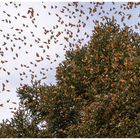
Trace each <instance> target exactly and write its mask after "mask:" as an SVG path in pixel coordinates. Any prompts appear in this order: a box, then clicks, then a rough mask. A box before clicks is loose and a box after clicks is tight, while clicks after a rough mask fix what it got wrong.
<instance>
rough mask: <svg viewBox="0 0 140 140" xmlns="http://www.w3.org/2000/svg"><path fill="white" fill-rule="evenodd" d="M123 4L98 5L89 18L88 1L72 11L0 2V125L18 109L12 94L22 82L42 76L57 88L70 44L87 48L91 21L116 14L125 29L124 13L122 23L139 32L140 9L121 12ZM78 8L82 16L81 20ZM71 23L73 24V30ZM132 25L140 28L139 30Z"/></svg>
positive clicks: (64, 6)
mask: <svg viewBox="0 0 140 140" xmlns="http://www.w3.org/2000/svg"><path fill="white" fill-rule="evenodd" d="M121 5H123V3H122V2H121V3H115V5H113V4H112V3H111V2H107V3H105V4H104V5H103V9H101V7H100V6H99V7H97V9H96V12H95V13H93V14H90V13H89V9H90V8H93V9H94V8H95V5H94V4H90V3H89V2H84V3H79V6H78V7H77V9H79V11H76V12H75V6H74V5H72V6H68V3H67V2H65V3H64V2H53V3H51V2H43V3H42V2H19V1H18V2H12V3H10V2H6V3H4V2H0V15H1V17H0V25H1V26H0V38H1V40H0V52H3V55H1V54H0V104H2V105H1V106H2V107H1V106H0V121H1V120H2V119H6V118H8V119H9V118H11V117H12V113H11V110H14V109H16V108H17V107H18V102H19V100H18V97H17V93H16V90H17V88H19V87H20V84H30V83H31V75H34V76H37V77H35V79H38V80H40V79H41V78H43V80H42V83H46V84H56V79H55V73H56V67H57V66H58V65H59V63H60V62H62V61H63V60H64V59H65V52H66V50H69V49H70V44H69V42H70V43H71V44H72V45H73V47H75V46H76V45H79V46H80V47H82V46H83V45H84V44H87V42H88V41H89V40H90V35H92V30H93V28H94V26H95V24H94V22H93V20H98V21H102V18H101V16H107V17H112V16H114V17H115V19H116V20H117V23H118V24H120V25H121V26H122V27H123V23H122V22H121V18H122V17H123V15H124V16H125V19H124V23H126V24H127V25H128V26H132V28H133V29H134V30H135V31H136V32H139V33H140V31H139V28H140V25H139V24H140V22H139V21H140V20H139V19H140V17H139V14H140V6H138V7H137V8H134V9H129V10H127V9H126V10H125V9H122V8H120V6H121ZM113 7H114V9H113ZM67 8H68V9H67ZM80 9H82V11H83V12H84V13H85V14H82V15H81V16H80V13H81V11H80ZM32 10H33V11H32ZM102 10H104V11H105V13H103V12H102ZM30 11H32V12H33V13H32V12H30ZM63 11H64V12H63ZM116 11H117V14H115V12H116ZM120 11H121V13H120V14H119V12H120ZM73 12H74V13H73ZM72 13H73V14H72ZM100 13H101V15H100ZM130 14H131V15H132V17H130V19H129V16H130ZM87 16H88V17H89V19H88V20H87ZM79 22H80V23H79ZM69 23H71V24H74V25H76V26H73V27H71V26H70V25H69ZM77 25H81V27H77ZM135 25H139V26H138V28H137V27H136V26H135ZM83 26H84V27H83ZM78 28H79V29H78ZM77 30H79V32H78V33H77ZM47 31H48V32H47ZM46 32H47V33H46ZM59 33H60V35H58V34H59ZM71 34H72V38H70V36H69V35H71ZM86 34H88V35H89V37H87V35H86ZM51 36H53V37H52V39H50V38H51ZM74 39H75V40H74ZM78 39H79V40H81V42H82V43H79V40H78ZM49 40H50V41H49ZM3 62H4V63H3ZM9 73H10V74H9ZM45 77H47V78H45ZM7 80H8V81H9V82H7ZM3 83H4V84H5V90H3ZM8 90H10V92H8ZM9 99H10V101H9ZM15 107H16V108H15Z"/></svg>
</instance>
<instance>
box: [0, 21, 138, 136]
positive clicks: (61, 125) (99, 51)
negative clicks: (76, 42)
mask: <svg viewBox="0 0 140 140" xmlns="http://www.w3.org/2000/svg"><path fill="white" fill-rule="evenodd" d="M139 45H140V36H139V35H138V34H136V33H134V32H133V31H132V30H130V29H129V27H125V28H124V29H121V28H120V27H119V25H117V24H116V23H114V22H113V21H111V22H107V23H105V24H102V23H101V24H99V25H98V26H96V27H95V29H94V30H93V36H92V37H91V40H90V42H89V43H88V45H87V46H84V47H82V48H80V47H79V46H76V48H77V49H76V50H72V51H67V52H66V60H64V61H63V62H62V63H61V64H60V65H59V67H58V68H57V74H56V78H57V84H56V85H50V86H46V85H41V84H40V83H39V82H36V81H35V82H34V83H33V84H32V86H29V85H24V86H23V87H20V88H19V89H18V94H19V97H20V104H21V106H20V109H19V110H18V111H17V112H16V113H15V116H14V118H13V119H12V121H10V126H12V127H9V128H10V131H14V132H16V134H18V135H16V137H140V132H139V128H140V127H139V126H140V113H139V110H140V106H139V101H140V89H139V80H140V79H139V77H140V72H139V71H140V69H139V68H140V61H139ZM21 109H22V110H21ZM25 116H26V117H25ZM19 120H20V121H19ZM21 122H22V123H21ZM19 123H20V125H18V124H19ZM43 123H44V124H43ZM21 124H22V126H23V127H22V128H20V129H19V126H21ZM7 125H8V124H7V123H3V124H2V127H1V129H2V128H6V129H3V131H5V133H7V132H8V131H7V127H6V126H7ZM9 128H8V129H9ZM17 130H18V131H17ZM20 130H21V131H20ZM27 130H28V131H27ZM2 134H3V133H2ZM19 134H20V135H19ZM21 134H22V135H21ZM2 136H3V135H2ZM2 136H1V137H2ZM3 137H5V136H3ZM8 137H15V136H14V134H11V136H8Z"/></svg>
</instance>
